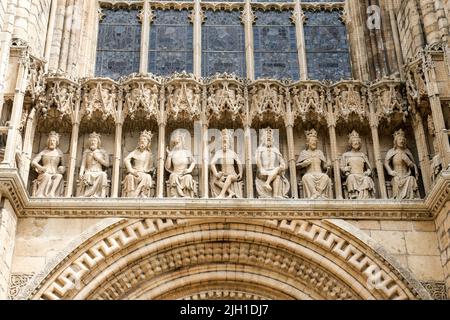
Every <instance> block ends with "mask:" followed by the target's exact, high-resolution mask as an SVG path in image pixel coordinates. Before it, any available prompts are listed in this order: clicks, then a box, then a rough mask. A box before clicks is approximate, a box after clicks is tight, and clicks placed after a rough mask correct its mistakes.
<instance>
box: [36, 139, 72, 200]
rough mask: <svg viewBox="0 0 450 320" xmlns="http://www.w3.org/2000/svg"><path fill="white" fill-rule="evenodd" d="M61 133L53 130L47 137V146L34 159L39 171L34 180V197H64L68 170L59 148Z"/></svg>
mask: <svg viewBox="0 0 450 320" xmlns="http://www.w3.org/2000/svg"><path fill="white" fill-rule="evenodd" d="M58 146H59V134H57V133H56V132H54V131H52V132H50V134H49V135H48V138H47V148H46V149H45V150H43V151H41V152H40V153H39V154H38V155H37V156H36V157H35V158H34V159H33V161H32V163H31V166H32V167H33V168H34V169H35V170H36V171H37V173H38V178H37V179H36V180H34V181H33V185H34V188H33V192H32V196H33V197H39V198H55V197H62V196H63V192H64V180H63V175H64V172H65V171H66V165H65V161H64V155H63V153H62V151H61V150H60V149H59V148H58Z"/></svg>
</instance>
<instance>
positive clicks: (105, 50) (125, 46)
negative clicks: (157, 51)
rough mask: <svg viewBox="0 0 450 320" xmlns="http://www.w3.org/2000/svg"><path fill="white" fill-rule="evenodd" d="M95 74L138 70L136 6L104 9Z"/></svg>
mask: <svg viewBox="0 0 450 320" xmlns="http://www.w3.org/2000/svg"><path fill="white" fill-rule="evenodd" d="M102 11H103V14H104V15H105V16H104V18H103V20H102V21H101V22H100V24H99V33H98V44H97V59H96V67H95V75H96V76H98V77H109V78H112V79H118V78H119V77H121V76H124V75H128V74H130V73H133V72H138V71H139V61H140V46H141V25H140V23H139V20H138V14H139V12H138V11H137V10H109V9H103V10H102Z"/></svg>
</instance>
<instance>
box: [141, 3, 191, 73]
mask: <svg viewBox="0 0 450 320" xmlns="http://www.w3.org/2000/svg"><path fill="white" fill-rule="evenodd" d="M190 13H191V12H190V11H189V10H154V11H153V14H154V15H155V18H154V20H153V23H152V25H151V27H150V52H149V69H150V72H151V73H154V74H157V75H169V74H171V73H174V72H182V71H186V72H192V71H193V68H192V63H193V43H192V36H193V35H192V32H193V27H192V24H191V22H190V21H189V15H190Z"/></svg>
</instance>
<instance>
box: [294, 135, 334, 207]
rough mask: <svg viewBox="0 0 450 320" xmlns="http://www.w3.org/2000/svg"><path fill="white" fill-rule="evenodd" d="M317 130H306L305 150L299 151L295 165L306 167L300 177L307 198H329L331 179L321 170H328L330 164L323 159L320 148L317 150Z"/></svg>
mask: <svg viewBox="0 0 450 320" xmlns="http://www.w3.org/2000/svg"><path fill="white" fill-rule="evenodd" d="M317 142H318V139H317V131H316V130H314V129H312V130H310V131H306V145H307V148H306V150H303V151H302V152H301V153H300V156H299V158H298V161H297V167H299V168H301V169H306V173H305V174H304V175H303V177H302V183H303V188H304V190H305V197H306V198H307V199H312V200H317V199H322V200H323V199H329V198H331V197H332V191H331V185H332V182H331V179H330V177H329V176H328V175H327V174H325V173H324V172H323V170H327V171H328V170H330V168H331V165H330V164H329V163H328V162H327V160H326V159H325V155H324V154H323V152H322V151H321V150H317Z"/></svg>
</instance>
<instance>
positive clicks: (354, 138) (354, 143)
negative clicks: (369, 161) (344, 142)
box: [348, 130, 361, 150]
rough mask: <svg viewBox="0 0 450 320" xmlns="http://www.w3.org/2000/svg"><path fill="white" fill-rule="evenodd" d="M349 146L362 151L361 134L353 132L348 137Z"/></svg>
mask: <svg viewBox="0 0 450 320" xmlns="http://www.w3.org/2000/svg"><path fill="white" fill-rule="evenodd" d="M348 145H349V146H350V148H352V149H353V150H360V149H361V138H360V136H359V133H358V132H356V131H355V130H353V132H352V133H350V134H349V135H348Z"/></svg>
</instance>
